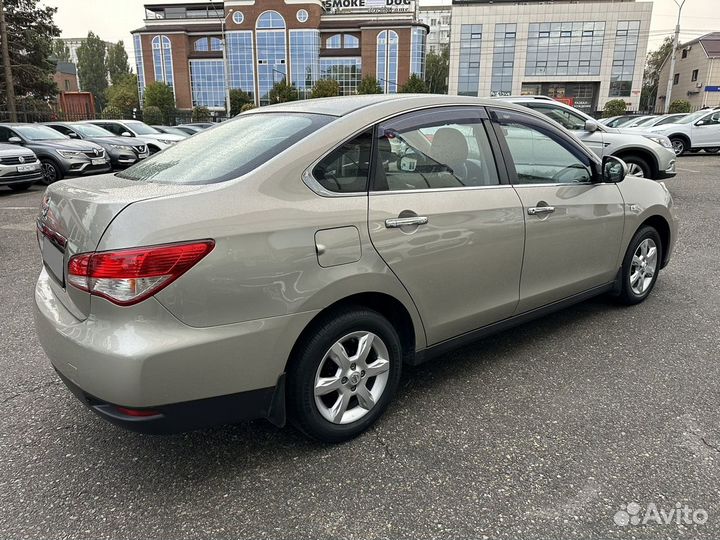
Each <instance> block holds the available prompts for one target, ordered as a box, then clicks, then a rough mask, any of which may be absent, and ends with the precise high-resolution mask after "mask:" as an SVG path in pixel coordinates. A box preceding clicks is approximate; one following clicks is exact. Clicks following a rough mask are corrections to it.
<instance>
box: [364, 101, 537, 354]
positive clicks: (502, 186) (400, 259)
mask: <svg viewBox="0 0 720 540" xmlns="http://www.w3.org/2000/svg"><path fill="white" fill-rule="evenodd" d="M487 124H488V120H487V113H486V111H485V109H484V108H482V107H462V108H461V107H457V108H456V107H444V108H436V109H429V110H423V111H419V112H414V113H409V114H405V115H403V116H399V117H397V118H395V119H393V120H390V121H387V122H385V123H383V124H381V125H380V126H378V128H377V132H376V156H377V158H376V159H377V162H376V169H377V171H376V174H375V175H374V179H373V185H372V188H371V192H370V198H369V200H370V203H369V216H368V221H369V229H370V237H371V240H372V242H373V245H374V246H375V248H376V249H377V251H378V252H379V253H380V255H381V256H382V257H383V259H384V260H385V262H386V263H387V264H388V266H389V267H390V268H391V269H392V271H393V272H394V273H395V274H396V275H397V276H398V278H399V279H400V281H401V282H402V283H403V285H404V286H405V287H406V288H407V290H408V292H409V293H410V295H411V296H412V298H413V300H414V301H415V304H416V305H417V308H418V311H419V313H420V315H421V317H422V319H423V323H424V326H425V331H426V333H427V340H428V344H434V343H438V342H440V341H443V340H445V339H448V338H451V337H454V336H457V335H459V334H462V333H464V332H468V331H471V330H474V329H476V328H479V327H481V326H484V325H486V324H489V323H492V322H495V321H497V320H500V319H503V318H506V317H509V316H510V315H512V313H513V312H514V311H515V307H516V305H517V302H518V287H519V284H520V270H521V264H522V254H523V243H524V228H525V224H524V218H523V212H522V208H521V205H520V200H519V198H518V196H517V193H516V192H515V190H514V189H513V188H512V186H510V185H508V184H507V183H503V182H501V175H500V174H499V173H498V168H497V167H496V162H495V158H494V156H495V152H496V151H497V148H493V144H492V143H491V141H495V139H494V138H491V136H490V135H489V134H488V132H487V129H488V127H489V126H488V125H487Z"/></svg>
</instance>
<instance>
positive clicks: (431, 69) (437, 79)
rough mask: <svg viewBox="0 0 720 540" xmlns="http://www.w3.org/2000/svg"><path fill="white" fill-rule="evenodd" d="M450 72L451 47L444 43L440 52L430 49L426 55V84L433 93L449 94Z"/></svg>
mask: <svg viewBox="0 0 720 540" xmlns="http://www.w3.org/2000/svg"><path fill="white" fill-rule="evenodd" d="M449 73H450V47H449V46H448V45H443V46H442V48H441V49H440V52H435V51H430V52H429V53H428V54H427V56H426V57H425V84H427V87H428V92H430V93H431V94H447V91H448V87H447V81H448V74H449Z"/></svg>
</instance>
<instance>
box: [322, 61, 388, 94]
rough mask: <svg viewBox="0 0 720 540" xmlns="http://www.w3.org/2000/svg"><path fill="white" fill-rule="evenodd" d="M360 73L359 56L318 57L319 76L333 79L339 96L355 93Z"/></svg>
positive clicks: (360, 63) (360, 62)
mask: <svg viewBox="0 0 720 540" xmlns="http://www.w3.org/2000/svg"><path fill="white" fill-rule="evenodd" d="M361 74H362V60H361V59H360V58H359V57H351V58H321V59H320V77H321V78H323V79H335V80H336V81H337V82H338V85H339V86H340V95H341V96H352V95H355V94H356V93H357V87H358V85H359V84H360V76H361ZM381 85H382V83H381Z"/></svg>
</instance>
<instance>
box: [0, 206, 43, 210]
mask: <svg viewBox="0 0 720 540" xmlns="http://www.w3.org/2000/svg"><path fill="white" fill-rule="evenodd" d="M0 210H37V208H35V207H34V206H0Z"/></svg>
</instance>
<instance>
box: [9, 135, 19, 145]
mask: <svg viewBox="0 0 720 540" xmlns="http://www.w3.org/2000/svg"><path fill="white" fill-rule="evenodd" d="M8 142H9V143H12V144H21V143H22V139H21V138H20V137H10V138H9V139H8Z"/></svg>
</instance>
